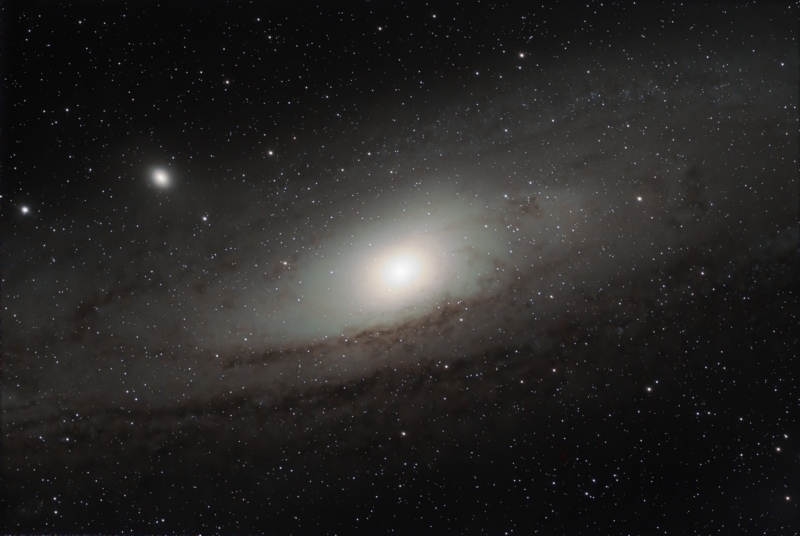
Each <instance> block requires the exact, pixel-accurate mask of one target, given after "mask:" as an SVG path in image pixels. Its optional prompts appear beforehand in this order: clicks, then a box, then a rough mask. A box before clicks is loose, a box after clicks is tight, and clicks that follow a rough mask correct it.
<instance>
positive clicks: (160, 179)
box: [153, 169, 169, 187]
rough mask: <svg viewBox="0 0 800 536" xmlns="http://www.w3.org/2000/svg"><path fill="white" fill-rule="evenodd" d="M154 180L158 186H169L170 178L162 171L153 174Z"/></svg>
mask: <svg viewBox="0 0 800 536" xmlns="http://www.w3.org/2000/svg"><path fill="white" fill-rule="evenodd" d="M153 180H154V181H155V183H156V184H157V185H158V186H162V187H164V186H169V176H168V175H167V174H166V173H165V172H164V171H161V170H160V169H159V170H156V171H154V172H153Z"/></svg>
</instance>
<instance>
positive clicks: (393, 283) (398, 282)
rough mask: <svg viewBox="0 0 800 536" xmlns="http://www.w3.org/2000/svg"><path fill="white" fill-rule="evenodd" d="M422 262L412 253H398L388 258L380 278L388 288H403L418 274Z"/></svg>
mask: <svg viewBox="0 0 800 536" xmlns="http://www.w3.org/2000/svg"><path fill="white" fill-rule="evenodd" d="M421 271H422V263H421V262H420V261H419V259H418V258H416V257H415V256H413V255H398V256H397V257H393V258H391V259H389V260H388V261H387V262H386V264H384V265H383V269H382V270H381V280H382V281H383V282H384V284H385V285H386V286H387V287H389V288H403V287H405V286H407V285H409V284H411V283H413V282H414V280H415V279H416V278H417V277H418V276H419V274H420V272H421Z"/></svg>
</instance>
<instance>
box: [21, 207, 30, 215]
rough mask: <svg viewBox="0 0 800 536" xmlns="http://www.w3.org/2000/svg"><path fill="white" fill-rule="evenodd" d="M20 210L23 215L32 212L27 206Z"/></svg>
mask: <svg viewBox="0 0 800 536" xmlns="http://www.w3.org/2000/svg"><path fill="white" fill-rule="evenodd" d="M20 210H21V211H22V213H23V214H27V213H28V212H30V209H29V208H28V207H26V206H23V207H21V208H20Z"/></svg>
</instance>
